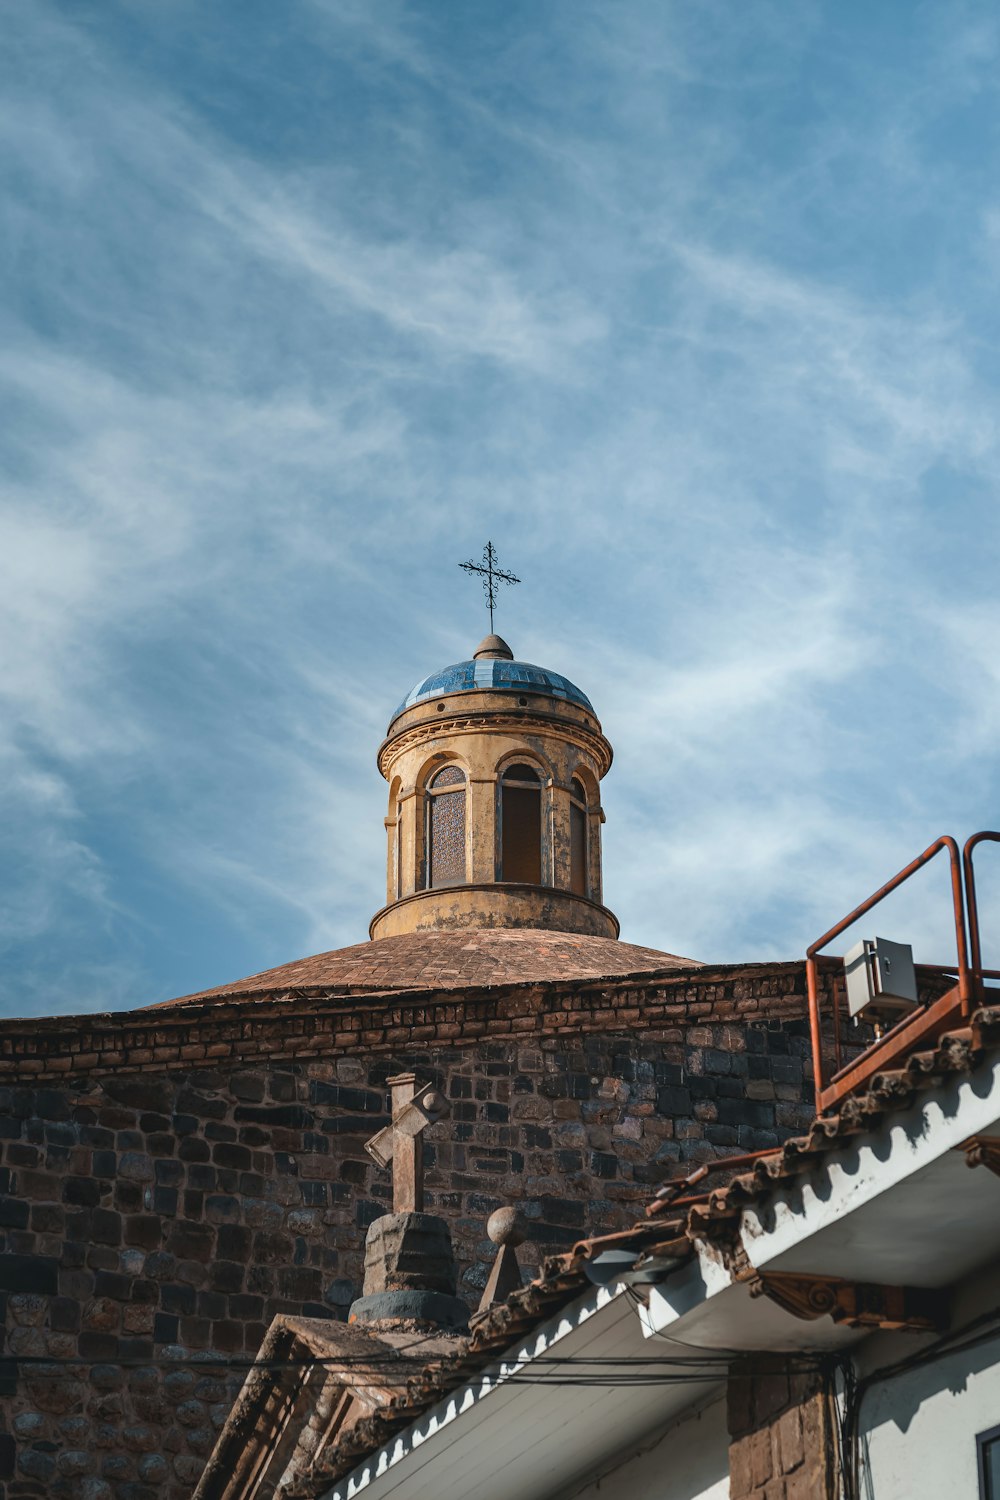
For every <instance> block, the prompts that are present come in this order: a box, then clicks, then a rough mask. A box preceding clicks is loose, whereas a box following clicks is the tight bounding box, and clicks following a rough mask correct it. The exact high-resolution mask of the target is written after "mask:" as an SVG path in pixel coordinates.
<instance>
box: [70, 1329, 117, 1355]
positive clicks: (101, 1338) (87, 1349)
mask: <svg viewBox="0 0 1000 1500" xmlns="http://www.w3.org/2000/svg"><path fill="white" fill-rule="evenodd" d="M77 1347H78V1349H79V1351H80V1358H81V1359H116V1358H117V1356H118V1340H117V1338H116V1337H115V1335H114V1334H113V1333H91V1332H89V1331H88V1332H85V1333H81V1335H80V1337H79V1340H78V1342H77Z"/></svg>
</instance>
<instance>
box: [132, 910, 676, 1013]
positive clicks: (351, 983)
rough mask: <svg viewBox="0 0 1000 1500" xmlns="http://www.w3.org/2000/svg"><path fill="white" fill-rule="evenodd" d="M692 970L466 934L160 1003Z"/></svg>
mask: <svg viewBox="0 0 1000 1500" xmlns="http://www.w3.org/2000/svg"><path fill="white" fill-rule="evenodd" d="M700 967H701V965H700V964H699V963H698V962H697V960H695V959H692V958H678V957H677V956H676V954H673V953H661V952H659V951H658V950H657V949H656V948H641V947H637V946H636V945H635V944H633V943H620V942H618V940H617V939H616V938H607V937H588V936H585V935H584V934H581V933H573V932H548V931H542V930H539V929H527V928H501V929H496V928H492V929H486V928H470V929H468V930H466V931H463V932H413V933H404V934H402V935H401V936H399V937H386V938H377V939H375V940H374V941H372V942H367V943H355V944H354V945H353V946H352V947H350V948H335V949H334V950H333V951H332V952H329V953H317V954H316V955H315V956H314V957H312V958H301V959H297V960H296V961H295V962H294V963H290V964H282V965H281V967H280V968H277V969H267V970H265V971H264V972H263V973H261V974H252V975H251V976H250V977H249V978H248V979H237V980H234V981H232V982H231V983H229V984H220V985H217V986H216V987H215V988H214V989H210V990H200V991H198V992H197V993H196V994H193V995H183V996H181V998H180V999H178V1000H167V1001H163V1002H161V1004H165V1005H187V1004H193V1003H194V1002H195V1001H201V1000H208V999H220V1000H221V999H228V998H230V997H240V996H254V995H264V994H273V993H275V992H276V991H280V992H284V991H288V990H314V989H315V990H335V991H337V992H339V993H341V994H348V995H350V994H365V993H367V992H385V991H387V990H409V991H413V990H420V989H434V990H441V989H468V988H472V987H481V986H485V985H491V984H503V985H509V984H538V983H545V982H547V981H552V980H558V979H624V978H628V977H630V976H631V975H633V974H635V975H640V974H641V975H649V974H658V973H662V972H664V971H667V970H674V969H691V968H700Z"/></svg>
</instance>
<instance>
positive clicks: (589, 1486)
mask: <svg viewBox="0 0 1000 1500" xmlns="http://www.w3.org/2000/svg"><path fill="white" fill-rule="evenodd" d="M618 1497H621V1500H729V1434H728V1431H727V1429H726V1401H725V1397H724V1396H723V1397H722V1398H720V1399H717V1400H715V1401H713V1403H712V1405H711V1406H707V1407H704V1408H703V1409H702V1410H701V1411H696V1412H686V1413H685V1414H684V1415H683V1416H682V1417H679V1418H677V1419H675V1420H674V1421H673V1422H670V1423H668V1424H667V1425H666V1426H665V1427H661V1428H660V1429H659V1430H658V1431H655V1432H652V1433H650V1435H649V1436H648V1437H647V1438H645V1439H644V1440H643V1442H642V1443H641V1444H640V1445H638V1446H637V1447H636V1448H634V1449H633V1450H632V1451H631V1453H627V1454H624V1453H623V1454H620V1455H619V1457H618V1460H617V1461H615V1462H613V1463H610V1464H608V1465H607V1466H606V1467H605V1468H603V1469H602V1471H601V1473H600V1474H597V1475H594V1476H593V1477H592V1478H590V1479H587V1480H585V1481H584V1483H583V1484H582V1486H580V1487H578V1488H574V1489H570V1490H560V1491H559V1492H558V1495H557V1496H553V1500H618Z"/></svg>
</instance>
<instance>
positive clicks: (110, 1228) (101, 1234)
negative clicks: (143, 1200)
mask: <svg viewBox="0 0 1000 1500" xmlns="http://www.w3.org/2000/svg"><path fill="white" fill-rule="evenodd" d="M90 1232H91V1235H92V1236H93V1238H94V1239H95V1240H96V1241H97V1243H98V1244H99V1245H120V1244H121V1242H122V1216H121V1214H116V1213H112V1211H111V1209H109V1208H95V1209H94V1210H93V1211H92V1214H91V1220H90Z"/></svg>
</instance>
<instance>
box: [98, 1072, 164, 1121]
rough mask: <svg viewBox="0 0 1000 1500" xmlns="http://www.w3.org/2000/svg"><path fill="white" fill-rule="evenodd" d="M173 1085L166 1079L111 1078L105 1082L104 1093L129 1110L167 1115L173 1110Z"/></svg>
mask: <svg viewBox="0 0 1000 1500" xmlns="http://www.w3.org/2000/svg"><path fill="white" fill-rule="evenodd" d="M174 1089H175V1085H174V1084H172V1083H171V1082H170V1081H169V1079H166V1078H148V1077H145V1076H143V1077H141V1078H129V1077H111V1078H108V1079H106V1080H105V1083H104V1092H105V1093H106V1094H107V1095H108V1096H109V1098H111V1099H115V1100H117V1101H118V1103H119V1104H125V1105H128V1107H129V1108H130V1109H141V1110H155V1112H156V1113H157V1114H160V1115H169V1114H171V1113H172V1112H173V1108H174Z"/></svg>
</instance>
